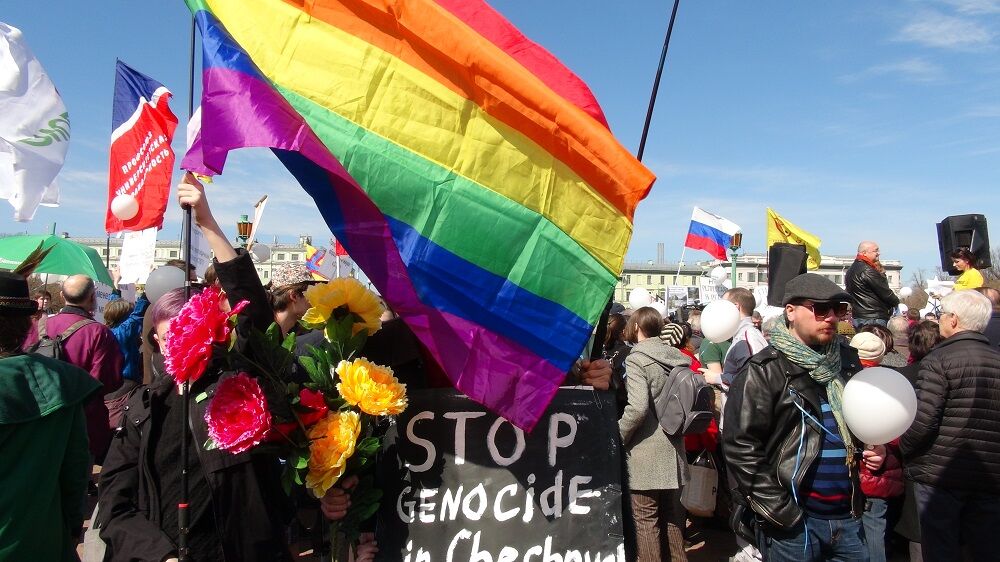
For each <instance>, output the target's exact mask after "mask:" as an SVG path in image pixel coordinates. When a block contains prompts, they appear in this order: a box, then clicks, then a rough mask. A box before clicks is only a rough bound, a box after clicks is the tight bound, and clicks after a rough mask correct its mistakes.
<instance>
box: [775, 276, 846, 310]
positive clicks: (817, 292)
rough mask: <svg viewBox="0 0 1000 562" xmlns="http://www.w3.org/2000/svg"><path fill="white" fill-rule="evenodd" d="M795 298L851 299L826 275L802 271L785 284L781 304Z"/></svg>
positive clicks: (836, 300) (820, 300)
mask: <svg viewBox="0 0 1000 562" xmlns="http://www.w3.org/2000/svg"><path fill="white" fill-rule="evenodd" d="M796 300H811V301H813V302H851V300H852V299H851V295H849V294H847V293H846V292H845V291H844V290H843V289H841V288H840V286H838V285H837V284H836V283H834V282H833V281H830V280H829V279H827V278H826V277H823V276H822V275H817V274H815V273H803V274H801V275H796V276H795V277H793V278H792V280H791V281H789V282H788V283H786V284H785V298H783V299H782V300H781V306H785V305H786V304H788V303H790V302H792V301H796Z"/></svg>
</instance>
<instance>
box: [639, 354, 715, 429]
mask: <svg viewBox="0 0 1000 562" xmlns="http://www.w3.org/2000/svg"><path fill="white" fill-rule="evenodd" d="M714 402H715V390H714V389H713V388H712V387H711V386H710V385H709V384H708V383H706V382H705V377H704V376H703V375H701V374H699V373H696V372H694V371H692V370H691V369H690V368H688V367H684V366H680V367H674V368H673V369H671V370H670V373H668V374H667V382H666V383H664V385H663V392H661V393H660V396H659V400H657V401H656V402H654V403H653V407H654V409H655V410H656V418H657V419H658V420H659V421H660V428H661V429H663V431H664V432H665V433H666V434H667V435H696V434H698V433H702V432H704V431H706V430H707V429H708V426H709V425H710V424H711V423H712V419H713V418H714V417H715V414H714V413H713V412H712V404H714Z"/></svg>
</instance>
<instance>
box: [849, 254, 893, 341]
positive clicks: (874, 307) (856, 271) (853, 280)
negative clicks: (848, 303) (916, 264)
mask: <svg viewBox="0 0 1000 562" xmlns="http://www.w3.org/2000/svg"><path fill="white" fill-rule="evenodd" d="M878 258H879V248H878V244H876V243H875V242H862V243H861V244H859V245H858V256H857V257H856V258H855V259H854V263H852V264H851V267H850V268H848V269H847V274H846V275H845V276H844V286H845V287H846V288H847V292H848V293H850V295H851V299H852V304H853V307H854V313H853V316H854V328H855V329H858V328H860V327H861V326H863V325H865V324H880V325H882V326H885V325H886V324H887V323H888V321H889V316H891V313H892V309H894V308H896V307H897V306H899V297H897V296H896V294H895V293H893V292H892V289H890V288H889V280H888V279H887V278H886V276H885V269H884V268H883V267H882V264H881V262H879V259H878Z"/></svg>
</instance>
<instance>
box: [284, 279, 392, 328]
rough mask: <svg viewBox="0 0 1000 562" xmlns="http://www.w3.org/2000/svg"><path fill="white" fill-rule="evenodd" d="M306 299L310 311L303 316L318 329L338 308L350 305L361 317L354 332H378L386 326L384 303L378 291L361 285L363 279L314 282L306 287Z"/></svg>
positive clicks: (311, 325) (352, 310)
mask: <svg viewBox="0 0 1000 562" xmlns="http://www.w3.org/2000/svg"><path fill="white" fill-rule="evenodd" d="M305 296H306V300H308V301H309V306H310V308H309V310H307V311H306V313H305V315H304V316H303V317H302V322H303V323H304V324H306V325H307V326H309V327H313V328H317V327H320V326H323V325H325V324H326V323H327V322H329V321H330V317H331V316H332V315H333V314H334V311H336V310H337V309H339V308H341V307H346V308H347V311H349V312H352V313H354V314H356V315H357V316H358V318H360V321H358V322H355V323H354V331H353V332H352V333H354V334H357V333H358V332H360V331H361V330H367V331H368V335H371V334H374V333H375V332H377V331H378V330H379V328H381V327H382V319H381V317H382V312H384V310H385V309H383V308H382V303H381V302H379V299H378V297H376V296H375V293H372V292H371V291H369V290H368V289H366V288H365V286H364V285H362V284H361V282H360V281H358V280H357V279H354V278H352V277H340V278H337V279H331V280H330V281H328V282H327V283H324V284H322V285H313V286H312V287H309V288H308V289H306V293H305Z"/></svg>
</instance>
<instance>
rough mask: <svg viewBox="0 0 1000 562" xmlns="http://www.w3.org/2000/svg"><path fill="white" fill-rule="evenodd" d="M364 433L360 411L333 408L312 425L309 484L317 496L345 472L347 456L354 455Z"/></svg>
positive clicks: (310, 431)
mask: <svg viewBox="0 0 1000 562" xmlns="http://www.w3.org/2000/svg"><path fill="white" fill-rule="evenodd" d="M360 434H361V417H360V416H359V415H358V413H357V412H353V411H346V412H330V413H328V414H327V415H326V417H325V418H323V419H321V420H319V421H318V422H316V425H314V426H312V427H311V428H309V441H310V443H309V473H308V474H307V475H306V487H307V488H309V489H310V490H312V493H313V495H314V496H316V497H317V498H322V497H323V496H325V495H326V492H327V490H329V489H330V488H331V487H332V486H333V485H334V484H336V483H337V481H338V480H340V477H341V476H343V475H344V469H345V468H346V466H347V460H348V459H350V458H351V456H352V455H354V446H355V445H356V444H357V442H358V435H360Z"/></svg>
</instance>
